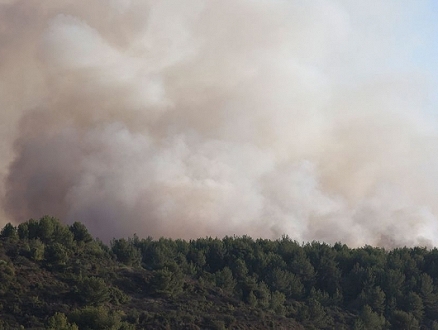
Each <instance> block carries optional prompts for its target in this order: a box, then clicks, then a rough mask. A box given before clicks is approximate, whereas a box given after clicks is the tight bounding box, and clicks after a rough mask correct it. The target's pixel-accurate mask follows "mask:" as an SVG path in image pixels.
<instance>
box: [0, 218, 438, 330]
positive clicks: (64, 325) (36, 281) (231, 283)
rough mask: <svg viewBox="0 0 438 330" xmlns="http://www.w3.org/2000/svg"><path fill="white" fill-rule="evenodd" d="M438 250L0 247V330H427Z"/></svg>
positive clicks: (246, 245)
mask: <svg viewBox="0 0 438 330" xmlns="http://www.w3.org/2000/svg"><path fill="white" fill-rule="evenodd" d="M437 279H438V250H437V249H432V250H429V249H426V248H420V247H416V248H399V249H394V250H391V251H387V250H384V249H381V248H374V247H370V246H365V247H363V248H358V249H351V248H348V247H347V246H346V245H342V244H335V245H334V246H330V245H327V244H324V243H319V242H312V243H307V244H299V243H297V242H295V241H293V240H291V239H289V238H288V237H283V238H281V239H278V240H275V241H273V240H266V239H257V240H254V239H252V238H250V237H246V236H244V237H225V238H223V239H217V238H200V239H196V240H191V241H184V240H172V239H165V238H160V239H158V240H154V239H152V238H150V237H149V238H139V237H136V236H134V237H132V238H128V239H116V240H113V241H112V242H111V244H110V246H106V245H105V244H103V243H102V242H100V241H99V240H96V239H94V238H92V237H91V235H90V234H89V233H88V230H87V228H86V227H85V226H84V225H82V224H81V223H79V222H76V223H74V224H73V225H71V226H67V225H64V224H62V223H61V222H60V221H59V220H57V219H55V218H52V217H49V216H45V217H43V218H41V219H39V220H29V221H27V222H25V223H22V224H20V225H18V226H17V227H15V226H13V225H11V224H8V225H6V226H5V227H4V228H3V229H2V231H1V238H0V329H20V328H22V329H57V330H62V329H71V330H73V329H78V328H79V329H357V330H358V329H420V328H427V329H438V280H437Z"/></svg>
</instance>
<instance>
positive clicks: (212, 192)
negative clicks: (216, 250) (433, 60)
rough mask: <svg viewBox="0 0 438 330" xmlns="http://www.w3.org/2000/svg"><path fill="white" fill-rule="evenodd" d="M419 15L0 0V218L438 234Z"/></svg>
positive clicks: (437, 173) (133, 229)
mask: <svg viewBox="0 0 438 330" xmlns="http://www.w3.org/2000/svg"><path fill="white" fill-rule="evenodd" d="M422 10H426V8H425V2H424V1H418V2H417V1H415V2H412V3H411V5H409V4H406V2H403V3H402V2H400V1H385V2H384V3H382V2H381V1H377V0H375V1H366V2H362V3H361V4H359V3H357V4H356V2H351V1H335V0H310V1H301V0H290V1H283V0H269V1H268V0H257V1H247V0H210V1H200V0H186V1H176V0H161V1H154V0H95V1H91V2H90V1H84V0H75V1H70V0H57V1H37V0H7V1H5V0H1V1H0V46H1V47H0V107H1V111H0V122H1V123H0V125H1V126H0V127H1V130H0V134H1V141H2V142H1V143H0V152H1V154H2V158H1V160H0V175H1V177H2V179H3V181H2V185H1V192H2V196H3V197H2V205H3V210H2V218H3V223H6V222H7V221H12V222H14V223H18V222H22V221H25V220H28V219H29V218H31V217H34V218H36V217H39V216H42V215H44V214H50V215H53V216H56V217H59V218H61V219H62V220H64V221H66V222H67V223H72V222H73V221H82V222H83V223H85V224H86V225H87V227H88V228H89V229H90V231H91V232H92V233H93V234H94V235H96V236H98V237H100V238H101V239H103V240H106V241H107V240H109V239H111V238H112V237H122V236H125V237H126V236H129V235H132V234H134V233H137V234H138V235H139V236H140V237H145V236H148V235H151V236H153V237H160V236H168V237H174V238H176V237H181V238H196V237H200V236H218V237H222V236H224V235H234V234H235V235H243V234H247V235H251V236H253V237H266V238H277V237H280V236H281V235H284V234H286V235H289V237H291V238H293V239H296V240H298V241H309V240H323V241H326V242H329V243H334V242H336V241H342V242H344V243H347V244H350V245H352V246H360V245H363V244H372V245H380V246H400V245H415V244H419V245H428V246H430V245H434V244H437V243H438V222H437V216H438V204H437V203H436V201H435V198H436V196H438V170H437V169H438V143H437V142H438V125H437V122H436V118H435V117H433V115H432V114H431V113H430V111H427V108H428V100H429V99H428V97H429V96H428V95H429V92H430V89H431V82H430V79H429V75H428V73H427V72H426V71H425V70H422V69H421V68H418V67H416V66H415V65H411V62H410V60H409V59H410V54H411V53H412V52H414V50H415V47H417V46H418V43H419V42H421V40H420V39H419V36H418V35H416V34H415V33H413V32H412V33H411V32H410V30H409V27H408V26H407V24H408V23H407V22H409V18H410V17H412V15H421V13H422V12H421V11H422ZM416 45H417V46H416Z"/></svg>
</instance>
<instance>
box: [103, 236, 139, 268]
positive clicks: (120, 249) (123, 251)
mask: <svg viewBox="0 0 438 330" xmlns="http://www.w3.org/2000/svg"><path fill="white" fill-rule="evenodd" d="M111 251H112V252H113V253H114V254H115V255H116V257H117V260H118V261H120V262H122V263H124V264H125V265H127V266H139V265H140V263H141V259H142V257H141V253H140V250H139V249H138V248H136V247H135V246H134V244H132V242H131V241H130V240H125V239H124V238H122V239H117V240H113V241H112V242H111Z"/></svg>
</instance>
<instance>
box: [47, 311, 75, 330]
mask: <svg viewBox="0 0 438 330" xmlns="http://www.w3.org/2000/svg"><path fill="white" fill-rule="evenodd" d="M47 323H48V324H47V325H48V327H47V330H79V328H78V326H77V325H76V324H75V323H73V324H71V323H69V322H68V319H67V316H65V314H64V313H55V315H53V316H52V317H50V318H49V321H48V322H47Z"/></svg>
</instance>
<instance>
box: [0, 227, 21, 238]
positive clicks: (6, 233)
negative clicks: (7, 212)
mask: <svg viewBox="0 0 438 330" xmlns="http://www.w3.org/2000/svg"><path fill="white" fill-rule="evenodd" d="M0 236H1V237H4V238H10V239H14V238H18V233H17V229H16V228H15V227H14V226H13V225H12V224H11V223H8V224H6V226H4V227H3V229H2V231H1V233H0Z"/></svg>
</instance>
